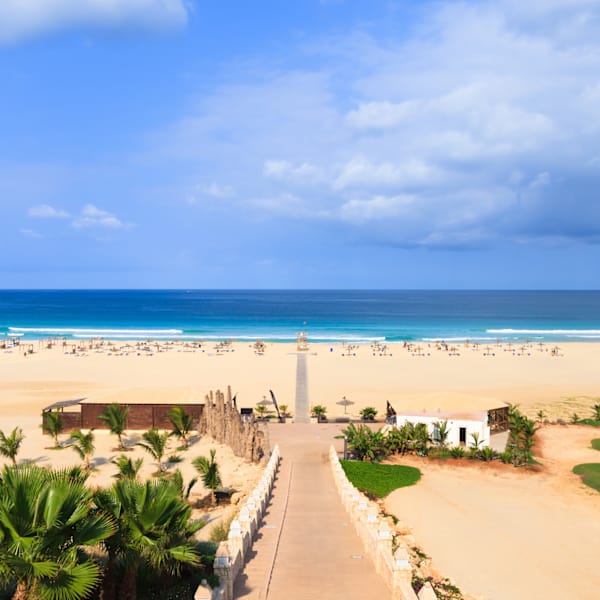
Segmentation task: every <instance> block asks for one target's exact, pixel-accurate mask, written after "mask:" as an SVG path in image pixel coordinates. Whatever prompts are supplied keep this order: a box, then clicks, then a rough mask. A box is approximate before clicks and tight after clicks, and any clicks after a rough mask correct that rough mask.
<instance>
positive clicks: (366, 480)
mask: <svg viewBox="0 0 600 600" xmlns="http://www.w3.org/2000/svg"><path fill="white" fill-rule="evenodd" d="M340 462H341V464H342V467H343V469H344V472H345V473H346V476H347V477H348V479H349V480H350V481H351V483H352V484H353V485H354V486H356V487H357V488H358V489H359V490H361V491H363V492H366V493H367V494H370V495H373V496H377V498H383V497H384V496H387V495H388V494H389V493H390V492H392V491H394V490H395V489H397V488H401V487H406V486H409V485H414V484H415V483H417V481H419V479H421V471H419V469H415V468H414V467H405V466H403V465H382V464H379V463H370V462H360V461H354V460H342V461H340Z"/></svg>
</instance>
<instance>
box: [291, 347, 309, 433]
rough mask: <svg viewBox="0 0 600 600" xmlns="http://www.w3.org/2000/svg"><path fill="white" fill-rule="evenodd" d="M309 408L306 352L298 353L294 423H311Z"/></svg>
mask: <svg viewBox="0 0 600 600" xmlns="http://www.w3.org/2000/svg"><path fill="white" fill-rule="evenodd" d="M309 408H310V407H309V402H308V375H307V372H306V354H305V353H298V358H297V362H296V402H295V405H294V423H310V411H309Z"/></svg>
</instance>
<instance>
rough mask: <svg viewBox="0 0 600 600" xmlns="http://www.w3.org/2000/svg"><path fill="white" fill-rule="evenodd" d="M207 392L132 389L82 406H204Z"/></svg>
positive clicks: (98, 398)
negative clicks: (114, 404)
mask: <svg viewBox="0 0 600 600" xmlns="http://www.w3.org/2000/svg"><path fill="white" fill-rule="evenodd" d="M205 396H206V391H205V390H203V389H200V388H192V387H169V388H130V389H127V390H120V391H117V392H111V393H107V394H104V395H98V396H94V397H91V398H86V399H85V400H83V401H82V404H113V403H116V404H204V398H205Z"/></svg>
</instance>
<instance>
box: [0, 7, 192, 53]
mask: <svg viewBox="0 0 600 600" xmlns="http://www.w3.org/2000/svg"><path fill="white" fill-rule="evenodd" d="M186 22H187V9H186V6H185V3H184V1H183V0H2V2H0V43H2V42H4V43H6V42H12V41H15V40H19V39H22V38H26V37H30V36H34V35H37V34H41V33H46V32H49V31H56V30H60V29H65V28H72V27H92V28H101V29H119V28H123V27H125V28H129V27H134V28H135V27H142V28H151V29H164V28H170V27H178V26H182V25H185V23H186Z"/></svg>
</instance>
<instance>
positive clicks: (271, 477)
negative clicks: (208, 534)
mask: <svg viewBox="0 0 600 600" xmlns="http://www.w3.org/2000/svg"><path fill="white" fill-rule="evenodd" d="M279 458H280V454H279V446H278V445H276V446H275V447H274V448H273V451H272V452H271V457H270V458H269V462H268V463H267V466H266V467H265V470H264V472H263V474H262V477H261V479H260V481H259V483H258V485H257V486H256V487H255V488H254V490H253V491H252V493H251V494H250V496H249V497H248V499H247V500H246V503H245V504H244V506H242V508H241V509H240V512H239V515H238V517H237V519H234V520H233V521H231V525H230V526H229V535H228V536H227V540H226V541H225V542H221V543H220V544H219V547H218V548H217V553H216V556H215V562H214V565H213V566H214V570H215V573H216V574H217V575H218V576H219V580H220V582H221V585H220V586H219V587H218V588H217V589H216V590H214V591H212V592H211V590H210V589H209V588H208V587H207V586H200V587H199V588H198V589H197V590H196V594H195V595H194V599H195V600H212V599H218V600H232V599H233V584H234V582H235V579H236V577H237V576H238V574H239V573H240V571H242V569H243V568H244V564H245V562H246V557H247V556H248V553H249V551H250V549H251V548H252V540H253V539H254V536H255V534H256V532H257V531H258V528H259V524H260V522H261V519H262V517H263V515H264V513H265V510H266V508H267V505H268V503H269V499H270V497H271V491H272V489H273V483H274V481H275V475H276V474H277V468H278V467H279Z"/></svg>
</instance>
